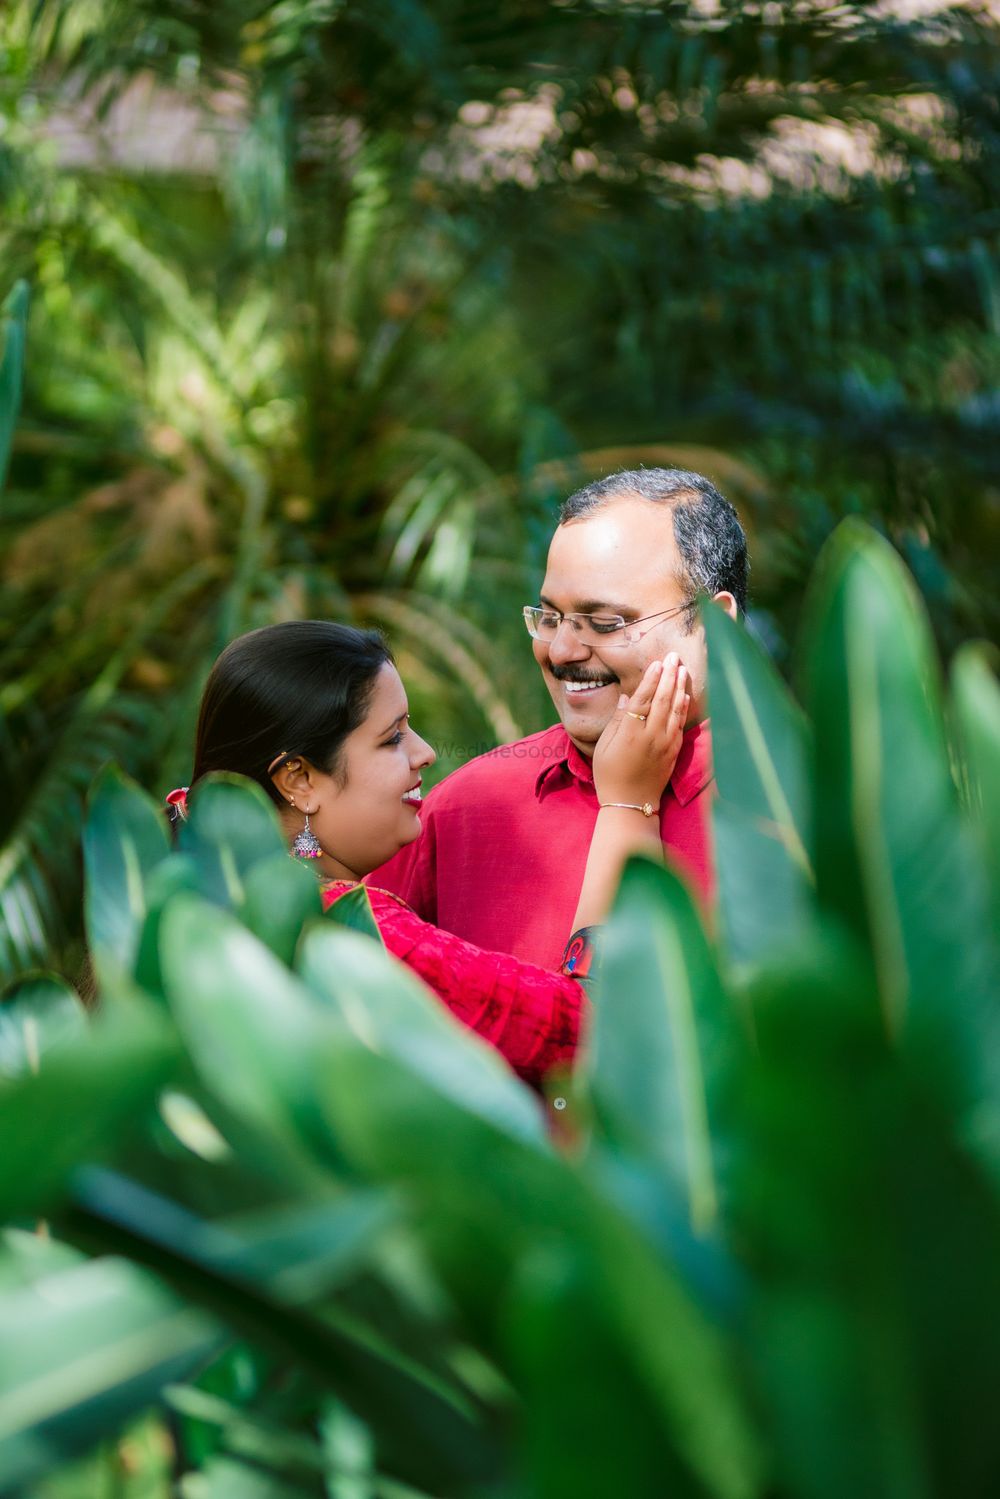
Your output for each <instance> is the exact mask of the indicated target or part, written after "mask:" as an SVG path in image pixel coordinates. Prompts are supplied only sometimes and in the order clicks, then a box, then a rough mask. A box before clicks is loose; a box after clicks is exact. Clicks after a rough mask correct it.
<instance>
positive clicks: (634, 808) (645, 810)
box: [597, 802, 657, 817]
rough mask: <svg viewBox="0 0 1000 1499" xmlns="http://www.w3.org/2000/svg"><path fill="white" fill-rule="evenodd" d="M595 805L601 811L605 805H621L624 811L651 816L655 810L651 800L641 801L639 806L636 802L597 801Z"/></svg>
mask: <svg viewBox="0 0 1000 1499" xmlns="http://www.w3.org/2000/svg"><path fill="white" fill-rule="evenodd" d="M597 807H598V810H599V811H601V812H603V811H604V808H605V807H621V809H622V810H623V811H624V812H641V813H642V815H643V817H652V815H653V813H654V812H655V811H656V810H657V809H656V807H654V806H653V803H652V802H643V803H642V805H641V806H640V805H639V803H638V802H598V803H597Z"/></svg>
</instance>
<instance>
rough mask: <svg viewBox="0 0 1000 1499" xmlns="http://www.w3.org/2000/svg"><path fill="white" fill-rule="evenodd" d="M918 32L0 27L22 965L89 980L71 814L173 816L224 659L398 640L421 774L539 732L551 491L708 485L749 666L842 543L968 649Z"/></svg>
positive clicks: (627, 7) (962, 302) (934, 175)
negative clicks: (222, 655) (150, 802)
mask: <svg viewBox="0 0 1000 1499" xmlns="http://www.w3.org/2000/svg"><path fill="white" fill-rule="evenodd" d="M906 9H907V15H908V16H909V18H906V16H904V15H903V14H902V12H901V13H900V14H897V13H896V12H895V10H894V8H893V7H892V6H891V5H886V4H882V3H879V4H874V3H872V4H867V3H865V4H853V5H837V4H829V3H819V0H814V3H802V0H796V3H794V4H793V3H791V0H789V3H785V0H769V3H767V4H762V5H754V4H739V5H736V4H732V3H720V4H715V5H713V6H709V5H705V4H699V5H695V4H693V3H672V4H658V5H645V4H643V5H636V4H633V3H625V0H620V3H619V0H602V3H599V4H598V3H591V0H580V3H578V4H573V5H568V4H551V3H549V0H518V3H515V4H509V5H498V4H497V3H496V0H488V3H487V0H417V3H413V0H379V3H371V0H342V3H337V4H333V3H326V0H281V3H266V0H259V3H256V4H253V5H249V6H248V5H246V4H244V3H239V4H237V3H229V0H218V3H214V4H212V5H210V6H196V5H192V4H190V0H156V3H155V4H154V3H151V0H129V3H128V4H121V3H117V0H88V3H86V4H79V3H70V0H11V3H9V4H7V5H5V6H4V7H3V8H2V13H0V266H2V268H3V275H4V278H5V281H6V283H7V284H8V285H9V284H10V283H11V282H12V281H13V280H14V279H15V278H16V277H19V276H21V277H24V278H25V279H26V280H27V281H28V283H29V284H30V286H31V288H32V296H33V300H32V314H31V326H30V339H29V342H30V350H31V353H30V358H29V360H28V374H27V389H26V400H25V408H24V413H23V420H22V424H21V427H20V430H19V432H18V434H17V438H16V442H15V446H14V453H13V459H12V464H11V472H10V482H9V487H8V491H7V494H6V497H5V500H4V503H3V507H2V513H0V543H2V546H3V552H4V560H3V565H2V573H0V601H2V608H0V680H2V684H3V685H2V687H0V711H2V715H3V731H2V734H0V774H2V776H3V781H4V786H5V790H6V792H7V795H6V796H5V798H4V811H3V814H2V815H3V825H2V827H0V836H2V838H3V844H2V852H0V901H2V902H3V904H4V907H5V911H6V913H7V915H8V918H9V925H10V927H11V930H13V931H16V933H17V942H18V943H19V944H20V947H19V951H20V952H21V955H22V958H27V959H29V960H31V959H37V958H39V957H44V956H45V955H46V954H47V953H49V952H55V953H62V954H63V956H62V958H61V961H62V962H63V963H64V965H65V966H67V968H68V969H70V970H71V969H72V966H73V961H74V950H73V948H72V947H70V948H69V949H67V948H66V943H67V941H68V940H70V939H72V938H73V937H74V934H75V933H76V932H77V931H78V927H77V925H76V918H75V912H76V911H77V910H78V908H79V871H78V861H77V859H76V858H75V854H74V845H75V841H76V838H75V835H76V830H77V829H78V828H79V820H80V810H81V795H82V787H83V786H85V785H86V784H87V782H88V781H89V779H90V778H91V777H92V775H93V774H94V773H95V771H96V770H97V768H98V767H99V766H100V765H101V764H102V763H103V762H104V761H105V760H106V759H107V758H108V757H109V756H112V755H116V756H118V757H119V758H120V759H121V760H122V761H123V762H124V763H125V764H126V765H127V767H128V768H129V769H130V771H131V772H132V773H133V774H134V775H136V776H137V777H138V778H139V779H140V780H141V781H142V782H143V783H145V784H147V785H149V786H151V787H153V786H155V789H157V790H158V791H163V790H164V789H166V787H167V786H168V785H170V784H176V783H177V782H182V781H184V780H185V779H186V778H187V774H188V772H189V759H188V757H189V754H190V743H191V733H192V716H193V711H194V705H195V703H196V701H197V696H198V692H199V689H200V686H201V682H202V680H203V677H204V674H205V671H206V669H207V664H208V662H209V661H210V659H211V658H212V656H213V655H214V653H215V652H216V651H217V649H218V648H219V647H220V646H221V645H222V644H223V643H224V642H225V641H226V640H227V639H228V638H229V637H231V636H232V635H234V634H236V633H238V632H239V631H240V630H243V629H245V628H247V627H249V626H251V625H253V624H257V623H263V622H266V621H268V620H272V619H276V618H283V617H289V616H309V615H315V614H319V615H324V616H335V617H342V618H352V619H358V620H361V619H364V620H368V619H376V620H379V621H381V622H382V623H383V624H384V625H385V626H386V627H387V629H388V631H389V633H390V635H391V637H392V639H393V642H394V644H395V645H396V647H397V649H398V651H399V653H400V658H401V662H400V664H401V666H402V670H403V676H404V678H405V680H406V681H407V684H408V686H409V687H410V690H411V693H412V696H413V700H414V705H415V708H416V710H417V713H418V715H419V717H420V719H421V721H422V726H424V727H426V728H427V729H428V731H429V732H430V733H431V735H432V737H433V738H435V739H436V740H437V741H438V742H439V744H440V745H441V747H442V751H443V753H442V756H441V761H440V766H439V769H440V770H441V771H443V770H447V769H448V768H449V767H450V766H452V765H454V764H455V763H456V762H457V761H459V760H461V759H462V758H465V757H467V756H468V755H469V754H470V753H474V752H476V751H477V750H479V749H482V748H485V747H487V746H488V745H489V744H490V743H492V742H495V740H497V739H498V738H505V737H511V736H512V735H514V734H515V733H516V732H517V731H518V730H519V729H520V730H530V729H533V728H535V727H538V726H540V724H541V723H542V722H543V714H544V713H545V712H546V707H545V699H544V694H543V691H542V689H541V685H540V683H539V681H538V677H537V673H536V672H535V670H534V669H533V667H532V665H531V661H530V656H529V654H528V650H527V642H526V640H525V639H523V638H522V637H521V636H520V635H519V633H518V632H519V629H520V626H519V619H518V613H517V606H518V605H520V604H522V603H523V602H525V600H526V599H530V598H533V597H534V596H535V592H536V590H537V586H538V577H539V573H540V569H541V558H542V553H543V550H544V546H545V542H546V539H547V535H548V532H549V529H550V526H551V517H552V514H553V505H554V501H555V499H556V498H558V497H560V496H562V495H564V494H565V493H566V491H567V490H568V489H569V488H570V487H572V486H573V484H574V483H575V482H576V481H577V479H578V478H580V477H584V476H589V475H592V474H594V473H597V472H606V471H608V470H609V469H611V468H614V467H618V466H621V465H622V464H627V463H635V462H641V461H646V462H657V461H667V462H669V461H672V460H679V461H681V462H682V463H685V464H688V465H692V466H695V467H701V468H704V469H706V470H707V471H708V472H709V473H710V474H711V475H712V476H713V477H714V478H716V479H717V480H718V481H719V482H720V483H721V484H722V486H723V487H724V489H725V490H726V491H727V492H728V493H729V494H731V496H732V497H733V498H734V499H735V500H736V501H737V502H738V503H739V504H740V506H741V508H742V510H743V513H744V515H745V518H746V520H747V523H748V526H749V527H750V529H751V532H752V535H753V550H754V566H755V573H754V578H755V600H756V611H757V618H758V621H759V623H760V625H761V627H762V629H764V630H765V632H766V633H767V635H768V638H769V640H770V642H771V644H772V645H773V647H774V648H775V650H776V652H777V654H778V655H779V657H780V656H781V654H782V651H783V649H784V646H783V642H784V641H785V640H787V639H788V638H790V636H791V635H792V634H793V633H794V630H795V622H796V620H797V616H798V610H799V601H800V592H801V584H802V582H803V580H804V577H805V573H806V571H807V569H808V566H809V564H810V561H811V559H812V558H813V557H814V556H815V554H816V552H817V550H818V549H819V546H820V545H821V543H822V541H823V539H824V538H825V536H826V535H827V533H828V532H829V531H830V530H831V529H832V527H833V526H834V524H835V523H836V521H837V519H838V518H840V517H841V516H843V515H845V514H856V513H860V514H863V515H867V516H868V517H869V518H871V519H872V520H873V521H874V522H875V523H876V524H877V526H878V527H879V528H880V529H881V530H882V531H883V532H884V533H885V534H886V535H887V536H888V537H889V538H890V539H891V540H892V541H893V543H894V544H895V545H896V546H897V547H898V548H899V549H900V550H901V552H902V553H903V554H904V556H905V557H906V559H907V561H908V563H909V565H910V567H911V569H912V570H913V571H914V573H915V575H916V576H917V579H918V582H919V585H920V587H921V590H922V591H923V593H924V596H925V598H926V601H927V604H928V607H929V610H930V613H931V616H932V620H933V623H934V628H935V631H936V634H937V636H938V639H939V641H940V642H941V643H942V644H943V645H944V647H945V649H946V650H947V651H949V652H950V651H951V650H953V649H954V647H955V646H956V645H957V644H958V642H959V641H960V640H961V639H963V638H965V637H966V636H968V635H969V634H970V633H974V634H990V633H992V632H993V630H994V628H995V624H996V609H997V605H996V599H997V597H998V589H997V586H996V578H995V576H993V575H992V574H991V572H990V567H991V561H990V559H991V558H992V557H995V555H996V554H997V525H996V513H997V512H996V489H995V475H996V472H997V469H998V460H1000V441H998V434H1000V406H998V397H997V391H998V352H997V351H998V348H1000V343H998V340H997V332H998V329H1000V278H998V272H997V237H998V232H1000V217H998V214H1000V208H998V201H1000V200H998V193H997V185H998V174H1000V153H998V150H997V145H998V124H1000V121H998V110H1000V105H998V99H1000V89H998V87H997V57H998V55H1000V54H998V48H997V40H998V37H997V31H998V27H997V22H996V20H995V19H993V18H992V17H991V15H990V13H989V11H988V10H986V9H981V8H979V7H977V6H974V5H962V6H953V7H947V6H946V7H943V8H938V9H934V8H933V7H930V8H928V7H926V6H922V7H919V8H918V9H919V11H920V12H921V13H919V14H917V15H915V16H914V15H913V14H912V10H913V8H912V7H907V8H906ZM7 394H8V393H7V392H4V391H0V411H2V412H3V413H4V414H3V415H2V416H0V438H2V437H3V436H4V429H5V424H7V423H8V421H9V404H8V403H7V402H6V399H5V397H6V395H7ZM76 955H77V956H78V950H77V954H76ZM5 961H6V960H5ZM8 966H9V964H8ZM14 966H15V967H16V966H17V965H16V964H15V965H14Z"/></svg>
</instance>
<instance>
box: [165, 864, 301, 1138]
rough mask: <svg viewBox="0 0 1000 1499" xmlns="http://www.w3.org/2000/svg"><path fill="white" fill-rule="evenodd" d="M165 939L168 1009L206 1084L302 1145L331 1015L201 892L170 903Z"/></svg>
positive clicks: (243, 1112)
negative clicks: (201, 894) (203, 897)
mask: <svg viewBox="0 0 1000 1499" xmlns="http://www.w3.org/2000/svg"><path fill="white" fill-rule="evenodd" d="M159 938H160V965H161V971H162V974H163V979H164V983H165V986H166V991H167V998H168V1002H169V1005H170V1009H171V1012H172V1013H173V1015H174V1017H175V1019H176V1021H177V1024H178V1026H179V1028H180V1030H181V1033H182V1035H183V1037H184V1039H185V1041H186V1043H187V1046H188V1048H189V1051H190V1055H191V1058H192V1061H193V1062H194V1065H195V1067H196V1068H197V1069H198V1071H199V1072H200V1074H201V1076H202V1079H203V1081H204V1083H205V1084H206V1086H207V1087H208V1088H209V1089H210V1090H211V1091H212V1092H213V1093H215V1094H216V1095H217V1096H218V1097H219V1098H221V1099H222V1100H223V1102H224V1103H225V1104H226V1105H227V1106H228V1107H229V1108H231V1109H233V1110H235V1112H236V1113H237V1114H240V1115H242V1116H243V1117H244V1118H246V1119H247V1120H249V1121H250V1122H251V1123H252V1124H254V1125H256V1126H257V1127H258V1128H260V1129H263V1130H264V1131H265V1132H271V1131H273V1132H275V1133H276V1134H277V1136H278V1137H279V1138H280V1139H282V1140H285V1141H293V1142H294V1140H296V1139H298V1138H299V1137H300V1136H301V1133H302V1121H303V1116H304V1115H307V1114H308V1112H309V1104H310V1098H309V1095H310V1086H311V1083H312V1081H313V1072H314V1068H315V1066H316V1065H317V1058H318V1057H319V1055H320V1054H321V1050H322V1043H323V1036H324V1033H325V1032H328V1031H329V1029H330V1017H329V1016H325V1015H324V1013H323V1010H322V1008H321V1007H320V1005H319V1004H318V1003H317V1002H316V1001H315V1000H314V999H313V998H312V997H311V995H310V994H309V992H308V990H307V989H305V988H304V987H303V985H302V984H301V983H300V981H299V980H298V979H296V978H295V977H294V976H293V975H292V974H291V973H290V972H289V971H288V969H287V968H286V967H285V966H284V964H283V963H281V962H279V960H278V959H277V958H276V957H275V956H274V954H273V953H271V952H270V951H269V950H268V949H267V948H266V947H265V946H264V945H263V943H261V942H259V941H258V940H257V939H256V938H255V937H253V936H252V935H251V934H250V933H249V932H248V931H247V930H246V928H245V927H244V926H242V925H241V923H240V922H239V921H237V920H236V919H235V918H234V917H232V916H231V915H229V913H228V912H224V911H220V910H219V909H218V907H217V906H214V905H212V904H210V903H208V902H207V901H205V900H203V899H201V898H199V897H197V896H193V895H188V894H186V893H182V894H179V895H176V896H175V897H174V898H173V900H171V901H170V902H169V903H168V904H167V905H166V907H165V908H164V911H163V914H162V916H161V918H160V922H159Z"/></svg>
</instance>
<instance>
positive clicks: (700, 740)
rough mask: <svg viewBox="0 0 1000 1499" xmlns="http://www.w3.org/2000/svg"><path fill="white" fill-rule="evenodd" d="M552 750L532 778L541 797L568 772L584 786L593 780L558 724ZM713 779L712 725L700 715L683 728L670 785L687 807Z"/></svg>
mask: <svg viewBox="0 0 1000 1499" xmlns="http://www.w3.org/2000/svg"><path fill="white" fill-rule="evenodd" d="M550 732H551V733H552V735H553V739H554V745H553V748H554V750H555V753H554V754H553V756H552V758H551V759H550V760H549V761H548V764H546V765H544V766H543V767H542V769H541V770H540V771H539V772H538V775H537V776H536V778H535V795H536V797H539V798H540V797H541V796H542V793H543V792H544V790H545V789H546V788H547V787H548V786H550V785H552V784H554V782H555V781H556V780H557V779H558V780H561V781H563V782H565V779H566V777H567V776H571V777H572V778H573V779H574V780H576V781H580V782H581V783H582V784H583V785H585V786H593V784H594V768H593V766H592V764H591V762H590V761H589V760H588V759H587V757H586V755H581V753H580V751H579V750H578V749H577V747H576V745H575V744H574V743H573V741H572V739H571V738H570V737H569V735H568V734H567V733H566V730H565V729H564V728H563V727H562V725H561V724H553V726H552V729H551V730H550ZM711 779H712V728H711V722H710V720H709V719H707V718H706V719H703V720H702V722H701V723H696V724H693V725H692V726H691V728H690V729H685V731H684V742H683V743H682V745H681V750H680V754H679V755H678V756H677V764H676V765H675V766H674V773H673V775H672V776H671V777H670V789H671V790H672V791H673V793H674V796H675V797H676V798H677V800H678V801H679V802H680V804H681V806H682V807H686V806H687V804H688V802H689V801H692V800H693V799H694V797H696V796H697V795H698V793H699V791H703V790H704V789H705V787H706V786H707V785H708V783H709V781H710V780H711Z"/></svg>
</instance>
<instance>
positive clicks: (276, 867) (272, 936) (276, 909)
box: [239, 853, 323, 966]
mask: <svg viewBox="0 0 1000 1499" xmlns="http://www.w3.org/2000/svg"><path fill="white" fill-rule="evenodd" d="M244 888H245V892H246V896H245V900H244V902H243V905H242V907H241V908H240V912H239V914H240V916H241V918H242V920H243V922H244V923H245V924H246V926H248V927H249V928H250V930H251V932H253V934H254V936H255V937H258V938H259V939H260V941H261V942H263V943H264V944H265V946H267V947H269V948H270V949H271V951H272V952H273V953H274V955H275V956H276V957H278V958H280V959H281V961H282V962H283V963H287V964H288V965H289V966H291V963H292V959H293V958H294V956H295V948H296V946H297V944H298V940H299V935H300V933H301V931H302V927H303V925H304V924H305V923H306V922H307V921H308V920H309V919H310V917H314V916H319V915H320V914H321V913H322V910H323V903H322V901H321V899H320V893H319V884H318V883H317V880H316V876H315V874H314V873H313V871H312V870H311V869H308V868H307V867H306V865H305V864H304V863H303V861H302V860H301V859H290V858H289V857H288V854H287V853H282V854H273V855H272V856H271V857H270V858H267V859H262V860H261V862H260V863H259V864H255V865H254V866H253V868H252V869H251V870H250V872H249V873H248V875H247V877H246V880H245V882H244Z"/></svg>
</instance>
